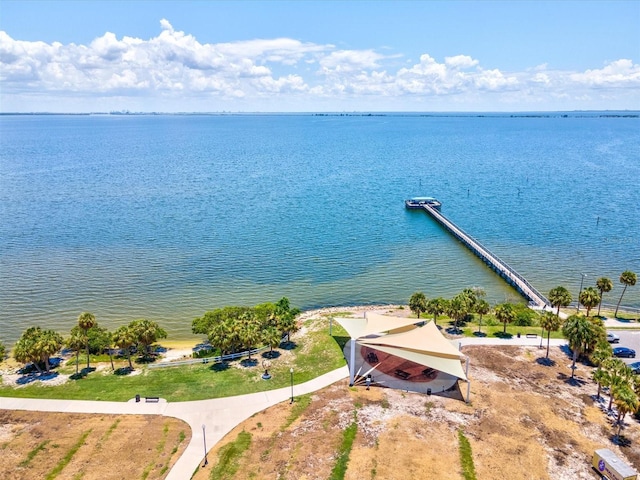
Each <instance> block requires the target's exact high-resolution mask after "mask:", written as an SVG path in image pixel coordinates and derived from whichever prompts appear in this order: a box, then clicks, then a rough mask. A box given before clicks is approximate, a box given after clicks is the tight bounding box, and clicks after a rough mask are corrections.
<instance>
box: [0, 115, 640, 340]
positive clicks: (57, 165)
mask: <svg viewBox="0 0 640 480" xmlns="http://www.w3.org/2000/svg"><path fill="white" fill-rule="evenodd" d="M639 179H640V116H639V115H638V113H637V112H631V113H629V112H588V113H584V112H573V113H566V114H563V113H550V114H543V115H540V114H532V115H525V114H514V115H508V114H486V115H471V114H469V115H464V114H457V115H419V114H406V115H401V114H384V115H383V114H380V115H313V114H301V115H92V116H90V115H68V116H65V115H16V116H10V115H4V116H0V340H2V341H3V342H5V343H7V344H11V343H13V342H14V341H15V340H16V339H17V338H18V337H19V335H20V333H21V332H22V331H23V330H24V329H26V328H27V327H29V326H32V325H40V326H42V327H43V328H54V329H56V330H59V331H60V332H62V333H65V334H66V333H68V331H69V330H70V329H71V327H72V326H73V325H74V324H75V323H76V319H77V316H78V315H79V313H80V312H82V311H90V312H93V313H94V314H95V315H96V318H97V320H98V322H99V323H100V324H102V325H104V326H107V327H109V328H115V327H117V326H119V325H122V324H125V323H128V322H129V321H131V320H133V319H137V318H148V319H151V320H155V321H157V322H159V323H160V324H161V325H162V326H163V327H165V328H166V329H167V330H168V332H169V334H170V338H171V339H185V338H190V337H191V333H190V327H191V321H192V320H193V319H194V318H195V317H197V316H200V315H202V314H203V313H204V312H205V311H207V310H210V309H214V308H218V307H222V306H225V305H255V304H257V303H261V302H266V301H273V302H275V301H277V300H278V299H280V298H281V297H283V296H286V297H288V298H289V299H290V301H291V303H292V304H293V305H294V306H297V307H299V308H302V309H310V308H315V307H323V306H346V305H357V304H381V303H406V302H407V301H408V298H409V297H410V296H411V294H412V293H413V292H415V291H423V292H425V293H426V295H427V296H428V297H429V298H431V297H435V296H443V297H451V296H453V295H455V294H456V293H458V292H459V291H460V290H462V289H463V288H466V287H473V286H481V287H482V288H484V289H485V291H486V292H487V298H488V300H489V301H490V302H491V303H494V304H495V303H499V302H503V301H505V300H520V301H521V300H522V299H521V298H520V297H519V296H518V294H517V292H515V291H514V290H513V289H511V288H510V287H509V286H508V285H506V284H505V283H504V282H503V281H502V280H501V279H500V278H499V277H497V276H496V275H495V274H494V273H493V272H492V271H491V270H490V269H489V268H487V267H486V266H485V265H484V264H483V263H482V262H481V261H480V260H478V259H477V258H476V257H474V256H473V255H472V254H471V253H470V252H469V251H467V250H466V249H465V248H464V247H463V246H462V245H461V244H459V243H458V242H457V241H455V240H454V239H453V238H452V237H451V236H450V235H449V234H447V233H446V232H445V231H443V230H442V229H441V228H440V227H439V226H438V225H437V224H436V223H435V222H434V221H433V220H432V219H431V218H430V217H429V216H427V215H426V214H425V213H423V212H420V211H407V210H405V208H404V203H403V201H404V199H406V198H409V197H412V196H434V197H436V198H438V199H439V200H440V201H441V202H442V203H443V207H442V212H443V213H444V214H445V215H447V216H448V217H449V218H450V219H451V220H453V221H454V222H456V223H457V224H458V225H459V226H460V227H462V228H463V229H465V230H466V231H467V232H468V233H470V234H471V235H473V236H474V237H475V238H476V239H478V240H479V241H480V242H482V243H483V244H484V245H485V246H487V247H488V248H490V249H491V250H492V251H493V252H494V253H495V254H497V255H498V256H500V257H501V258H502V259H503V260H505V261H507V263H509V264H510V265H511V266H512V267H514V268H515V269H516V270H517V271H518V272H519V273H521V274H522V275H524V276H525V277H526V278H527V279H528V280H529V281H530V282H531V283H532V284H533V285H534V286H535V287H536V288H538V289H539V290H540V291H541V292H543V293H546V292H548V291H549V289H551V288H552V287H554V286H557V285H564V286H566V287H567V288H569V290H570V291H571V292H572V294H573V295H574V298H575V297H577V294H578V290H579V288H580V282H581V279H582V274H586V277H584V286H590V285H594V284H595V281H596V279H597V278H598V277H600V276H607V277H609V278H611V279H612V280H613V282H614V290H613V291H612V292H610V293H608V294H606V295H605V302H606V303H612V304H615V303H616V302H617V300H618V298H619V296H620V294H621V292H622V285H620V283H619V281H618V278H619V276H620V273H621V272H622V271H623V270H627V269H630V270H633V271H635V272H636V273H640V225H639V220H640V193H639V189H638V183H639V182H638V181H639ZM623 304H625V305H629V306H634V307H640V285H636V286H635V287H629V288H628V289H627V291H626V293H625V296H624V299H623Z"/></svg>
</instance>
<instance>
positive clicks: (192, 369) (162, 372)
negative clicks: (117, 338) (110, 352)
mask: <svg viewBox="0 0 640 480" xmlns="http://www.w3.org/2000/svg"><path fill="white" fill-rule="evenodd" d="M314 322H315V323H314ZM305 326H306V328H308V329H309V331H308V332H307V333H306V334H305V336H304V337H302V339H301V340H300V343H299V344H298V345H296V346H295V348H293V349H292V350H291V352H292V353H293V357H292V359H291V357H290V360H289V362H288V363H285V360H283V357H282V356H281V357H279V358H274V359H272V360H270V362H271V368H270V369H269V373H270V374H271V376H272V378H271V380H262V379H261V375H262V373H263V372H264V369H263V368H262V364H261V362H262V360H263V357H262V356H261V355H258V356H255V355H254V356H253V358H255V359H257V363H256V365H255V366H251V367H240V368H238V367H239V365H240V360H236V361H234V362H230V363H229V366H228V368H226V369H222V368H219V367H220V365H219V364H212V363H208V364H195V365H188V366H176V367H165V368H153V369H150V368H146V366H139V365H138V366H136V367H135V368H136V370H139V371H140V373H138V374H135V375H114V374H113V373H111V370H110V367H109V370H107V371H105V372H91V373H89V374H88V375H87V376H85V377H84V378H81V379H79V380H69V381H68V382H67V383H65V384H63V385H60V386H46V385H42V384H41V382H36V383H37V384H33V385H27V386H23V387H20V388H13V387H10V386H3V387H0V396H3V397H21V398H54V399H74V400H110V401H127V400H129V399H131V398H133V397H135V395H136V394H139V395H140V396H142V397H161V398H166V399H167V400H168V401H171V402H179V401H188V400H203V399H207V398H219V397H229V396H233V395H242V394H246V393H253V392H260V391H265V390H273V389H276V388H280V387H286V386H289V385H290V381H291V380H290V379H291V377H290V372H289V369H290V368H291V367H293V369H294V374H293V378H294V383H296V384H297V383H303V382H306V381H308V380H311V379H312V378H315V377H318V376H319V375H322V374H324V373H327V372H330V371H332V370H334V369H336V368H339V367H341V366H343V365H345V361H344V357H343V353H342V349H341V347H340V344H339V343H338V342H339V341H340V339H341V337H344V336H345V335H346V332H344V330H342V329H341V327H339V326H337V325H334V326H333V332H332V333H333V335H334V336H335V337H336V338H334V336H329V334H328V322H327V321H325V320H321V321H320V320H310V321H307V323H306V325H305ZM125 363H126V360H124V361H123V360H120V359H119V360H118V361H117V364H116V368H119V367H121V366H123V365H125ZM106 364H107V365H108V362H107V363H106ZM73 365H74V366H73V367H72V366H70V365H69V366H66V367H63V370H64V371H65V372H66V373H75V363H73ZM85 366H86V365H85ZM81 368H82V364H81Z"/></svg>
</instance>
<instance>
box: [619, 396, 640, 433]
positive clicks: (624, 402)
mask: <svg viewBox="0 0 640 480" xmlns="http://www.w3.org/2000/svg"><path fill="white" fill-rule="evenodd" d="M615 402H616V407H617V408H618V419H617V423H618V433H617V434H616V437H620V430H621V429H622V425H623V424H624V417H625V416H626V415H627V413H630V412H631V413H635V412H637V411H638V408H640V400H639V399H638V395H636V392H634V391H633V389H632V388H631V386H630V385H629V384H628V383H627V384H624V385H622V386H621V387H620V388H619V389H618V390H617V391H616V399H615Z"/></svg>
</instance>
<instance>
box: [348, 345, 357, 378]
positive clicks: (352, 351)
mask: <svg viewBox="0 0 640 480" xmlns="http://www.w3.org/2000/svg"><path fill="white" fill-rule="evenodd" d="M349 357H350V358H349V386H350V387H353V383H354V380H355V376H356V339H355V338H352V339H351V348H350V351H349Z"/></svg>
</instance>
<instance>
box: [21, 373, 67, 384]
mask: <svg viewBox="0 0 640 480" xmlns="http://www.w3.org/2000/svg"><path fill="white" fill-rule="evenodd" d="M57 376H58V372H42V373H28V374H25V375H22V376H21V377H20V378H18V380H16V384H18V385H28V384H30V383H32V382H35V381H36V380H40V381H42V382H46V381H47V380H52V379H54V378H56V377H57Z"/></svg>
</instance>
